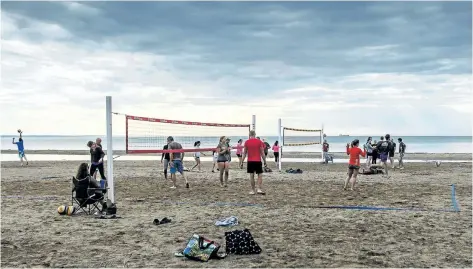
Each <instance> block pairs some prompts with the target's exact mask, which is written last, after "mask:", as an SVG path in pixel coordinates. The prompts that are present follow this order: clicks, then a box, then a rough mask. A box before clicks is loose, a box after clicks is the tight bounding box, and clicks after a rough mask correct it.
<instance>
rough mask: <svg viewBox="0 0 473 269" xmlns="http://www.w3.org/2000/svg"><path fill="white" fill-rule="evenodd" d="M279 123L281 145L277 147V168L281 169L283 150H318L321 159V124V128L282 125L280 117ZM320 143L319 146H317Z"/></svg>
mask: <svg viewBox="0 0 473 269" xmlns="http://www.w3.org/2000/svg"><path fill="white" fill-rule="evenodd" d="M278 125H279V128H278V129H279V137H280V138H279V139H280V141H281V147H280V148H279V156H280V158H279V162H278V168H279V170H280V171H281V169H282V154H283V148H284V151H285V152H287V151H292V152H307V153H311V152H318V151H320V153H321V157H322V159H323V152H322V146H321V145H322V143H323V139H324V130H323V129H324V128H323V125H322V128H321V129H301V128H293V127H286V126H282V124H281V119H279V122H278ZM317 145H320V146H317Z"/></svg>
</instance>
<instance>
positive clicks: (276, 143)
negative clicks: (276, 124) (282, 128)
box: [272, 140, 279, 165]
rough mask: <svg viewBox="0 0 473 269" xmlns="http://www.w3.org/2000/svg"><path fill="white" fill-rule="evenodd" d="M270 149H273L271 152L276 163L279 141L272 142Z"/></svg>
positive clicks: (277, 160)
mask: <svg viewBox="0 0 473 269" xmlns="http://www.w3.org/2000/svg"><path fill="white" fill-rule="evenodd" d="M272 150H273V154H274V163H275V164H276V165H278V162H279V141H277V140H276V142H274V145H273V147H272Z"/></svg>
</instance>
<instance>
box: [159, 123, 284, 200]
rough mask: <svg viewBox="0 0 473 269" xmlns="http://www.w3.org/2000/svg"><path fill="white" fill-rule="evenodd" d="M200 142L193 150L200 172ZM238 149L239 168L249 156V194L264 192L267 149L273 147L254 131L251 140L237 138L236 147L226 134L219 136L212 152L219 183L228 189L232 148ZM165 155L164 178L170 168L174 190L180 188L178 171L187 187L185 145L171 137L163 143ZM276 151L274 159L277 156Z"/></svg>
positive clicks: (163, 157) (196, 143)
mask: <svg viewBox="0 0 473 269" xmlns="http://www.w3.org/2000/svg"><path fill="white" fill-rule="evenodd" d="M200 145H201V142H200V141H196V142H195V143H194V148H195V149H194V150H193V156H194V159H195V161H196V163H195V165H194V166H193V167H192V168H191V170H193V169H194V168H198V169H199V171H200V169H201V162H200V156H201V154H202V155H204V153H203V152H201V151H200V150H199V149H200ZM233 148H236V155H237V157H238V161H239V163H238V164H239V167H240V168H241V169H242V168H243V163H244V162H245V160H246V159H247V158H248V161H247V173H248V174H249V175H250V184H251V191H250V194H251V195H254V194H262V195H264V194H265V192H264V191H263V189H262V185H263V166H265V167H266V157H267V155H268V150H269V148H270V146H269V144H268V143H267V142H265V141H264V140H261V139H260V138H259V137H256V133H255V131H250V133H249V139H248V140H246V141H245V142H244V143H243V140H242V139H240V140H238V143H237V146H236V147H232V146H231V145H230V138H228V137H226V136H222V137H220V140H219V143H218V145H217V148H216V149H215V150H214V151H213V152H212V154H213V157H214V165H213V168H212V172H214V169H215V166H217V170H218V171H219V174H220V175H219V179H220V186H221V187H223V188H225V187H227V185H228V178H229V174H230V171H229V168H230V162H231V150H232V149H233ZM163 150H165V152H163V154H162V156H161V163H163V168H164V177H165V178H166V179H167V178H168V176H167V170H168V167H170V169H169V173H170V174H171V181H172V186H171V188H172V189H175V188H177V185H176V182H177V178H176V174H177V172H179V174H180V175H181V176H182V178H183V180H184V181H185V184H186V188H189V182H188V180H187V176H186V174H185V171H184V166H183V163H182V160H183V158H184V155H185V152H183V151H182V150H183V147H182V145H181V144H180V143H178V142H176V141H174V138H173V137H172V136H169V137H168V138H167V144H166V145H164V147H163ZM273 151H275V153H276V152H279V148H278V141H276V143H275V146H273ZM276 156H277V155H276V154H275V158H276ZM255 174H256V175H257V182H255Z"/></svg>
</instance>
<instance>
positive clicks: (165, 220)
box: [159, 217, 171, 224]
mask: <svg viewBox="0 0 473 269" xmlns="http://www.w3.org/2000/svg"><path fill="white" fill-rule="evenodd" d="M170 222H171V220H170V219H168V218H166V217H164V219H162V220H161V221H160V222H159V224H166V223H170Z"/></svg>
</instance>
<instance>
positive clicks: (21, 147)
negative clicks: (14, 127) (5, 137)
mask: <svg viewBox="0 0 473 269" xmlns="http://www.w3.org/2000/svg"><path fill="white" fill-rule="evenodd" d="M18 133H20V138H18V142H15V138H14V137H13V140H12V144H15V145H16V147H17V148H18V157H20V162H21V166H23V159H25V161H26V165H28V159H26V155H25V146H24V144H23V136H22V134H23V132H22V131H21V130H18Z"/></svg>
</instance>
